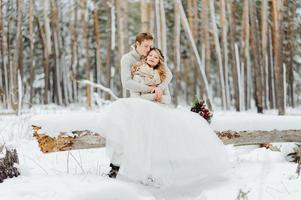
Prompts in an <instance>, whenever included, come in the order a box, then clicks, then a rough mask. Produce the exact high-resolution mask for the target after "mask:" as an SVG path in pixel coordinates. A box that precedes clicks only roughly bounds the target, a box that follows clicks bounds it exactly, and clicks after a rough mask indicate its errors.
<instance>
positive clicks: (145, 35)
mask: <svg viewBox="0 0 301 200" xmlns="http://www.w3.org/2000/svg"><path fill="white" fill-rule="evenodd" d="M144 40H154V37H153V35H152V34H151V33H149V32H140V33H138V34H137V35H136V40H135V44H136V42H139V44H141V42H143V41H144ZM135 47H136V45H135Z"/></svg>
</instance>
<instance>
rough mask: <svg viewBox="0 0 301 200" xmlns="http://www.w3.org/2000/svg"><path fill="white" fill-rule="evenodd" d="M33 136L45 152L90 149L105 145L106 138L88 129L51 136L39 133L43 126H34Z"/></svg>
mask: <svg viewBox="0 0 301 200" xmlns="http://www.w3.org/2000/svg"><path fill="white" fill-rule="evenodd" d="M32 127H33V130H34V134H33V136H34V137H35V138H36V139H37V141H38V143H39V147H40V149H41V151H42V152H43V153H50V152H57V151H67V150H75V149H90V148H100V147H105V144H106V140H105V138H104V137H102V136H101V135H100V134H98V133H93V132H91V131H88V130H84V131H73V132H72V134H66V133H60V134H59V135H58V136H57V137H50V136H48V135H46V134H40V133H38V132H39V130H40V129H41V127H39V126H34V125H33V126H32Z"/></svg>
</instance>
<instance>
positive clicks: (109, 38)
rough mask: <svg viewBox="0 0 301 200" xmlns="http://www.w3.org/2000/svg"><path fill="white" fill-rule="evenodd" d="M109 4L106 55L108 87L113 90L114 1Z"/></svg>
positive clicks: (108, 0)
mask: <svg viewBox="0 0 301 200" xmlns="http://www.w3.org/2000/svg"><path fill="white" fill-rule="evenodd" d="M107 2H108V5H109V7H108V12H107V15H108V21H107V31H106V32H107V44H106V45H107V55H106V87H108V88H111V82H112V80H111V78H112V77H111V76H112V74H111V70H112V54H113V52H112V6H113V5H112V3H111V2H112V0H107ZM105 98H106V99H110V98H111V97H110V96H109V95H106V96H105Z"/></svg>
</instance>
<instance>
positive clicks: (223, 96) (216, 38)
mask: <svg viewBox="0 0 301 200" xmlns="http://www.w3.org/2000/svg"><path fill="white" fill-rule="evenodd" d="M209 6H210V16H211V21H212V27H213V35H214V42H215V50H216V54H217V58H218V65H219V77H220V84H221V99H222V107H223V109H225V108H226V91H225V79H224V71H223V61H222V54H221V47H220V42H219V36H218V30H217V26H216V21H215V10H214V0H212V1H210V3H209Z"/></svg>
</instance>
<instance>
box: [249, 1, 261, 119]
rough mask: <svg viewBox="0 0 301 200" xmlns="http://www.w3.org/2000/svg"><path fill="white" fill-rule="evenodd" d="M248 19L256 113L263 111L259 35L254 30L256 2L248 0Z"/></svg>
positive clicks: (256, 25) (255, 25)
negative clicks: (249, 23)
mask: <svg viewBox="0 0 301 200" xmlns="http://www.w3.org/2000/svg"><path fill="white" fill-rule="evenodd" d="M250 21H251V29H250V32H251V34H250V36H251V47H252V52H253V65H254V71H255V74H254V75H255V78H254V79H255V102H256V107H257V112H258V113H263V102H262V100H263V98H262V97H263V93H262V89H263V88H262V86H263V84H262V73H261V65H260V52H259V44H260V43H259V37H258V34H257V32H256V31H253V30H258V21H257V13H256V2H254V1H250Z"/></svg>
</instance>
